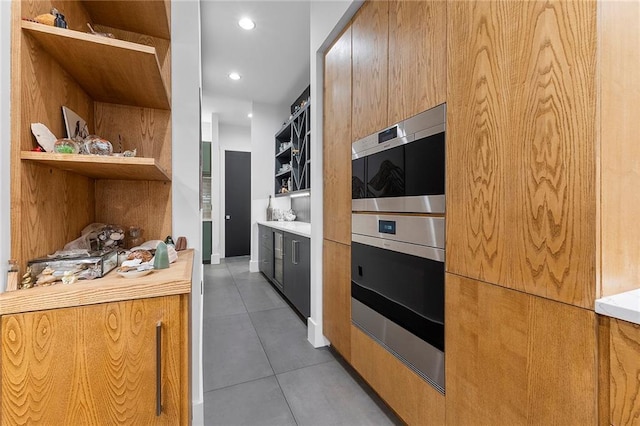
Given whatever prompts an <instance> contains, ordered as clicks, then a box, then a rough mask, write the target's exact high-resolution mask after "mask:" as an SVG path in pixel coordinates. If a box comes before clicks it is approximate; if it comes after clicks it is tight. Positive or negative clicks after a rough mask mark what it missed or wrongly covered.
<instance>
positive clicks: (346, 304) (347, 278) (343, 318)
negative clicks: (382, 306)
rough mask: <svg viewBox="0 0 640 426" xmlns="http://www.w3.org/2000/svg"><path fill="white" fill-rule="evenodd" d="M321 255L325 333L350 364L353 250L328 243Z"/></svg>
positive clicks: (341, 245) (325, 242) (323, 325)
mask: <svg viewBox="0 0 640 426" xmlns="http://www.w3.org/2000/svg"><path fill="white" fill-rule="evenodd" d="M322 253H323V254H322V263H323V265H322V270H323V277H322V332H323V333H324V335H325V336H326V338H327V339H329V341H330V342H331V346H333V347H334V348H335V349H336V350H337V351H338V352H340V355H342V357H343V358H344V359H346V360H347V361H350V359H351V247H350V246H348V245H345V244H340V243H336V242H333V241H330V240H327V239H325V240H324V242H323V246H322Z"/></svg>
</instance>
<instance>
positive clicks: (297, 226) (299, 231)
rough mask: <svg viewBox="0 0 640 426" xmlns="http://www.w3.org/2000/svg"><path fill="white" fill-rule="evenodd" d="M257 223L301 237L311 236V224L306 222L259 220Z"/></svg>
mask: <svg viewBox="0 0 640 426" xmlns="http://www.w3.org/2000/svg"><path fill="white" fill-rule="evenodd" d="M258 223H259V224H260V225H264V226H269V227H271V228H274V229H279V230H281V231H286V232H291V233H292V234H296V235H300V236H302V237H307V238H311V224H310V223H308V222H298V221H295V220H294V221H293V222H286V221H275V220H274V221H266V220H265V221H262V220H259V221H258Z"/></svg>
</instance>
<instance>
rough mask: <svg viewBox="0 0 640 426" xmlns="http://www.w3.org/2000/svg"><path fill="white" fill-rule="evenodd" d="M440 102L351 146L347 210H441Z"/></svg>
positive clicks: (442, 152)
mask: <svg viewBox="0 0 640 426" xmlns="http://www.w3.org/2000/svg"><path fill="white" fill-rule="evenodd" d="M445 116H446V105H445V104H442V105H438V106H437V107H434V108H432V109H429V110H427V111H424V112H422V113H420V114H417V115H415V116H413V117H411V118H408V119H406V120H404V121H401V122H400V123H397V124H394V125H393V126H390V127H388V128H386V129H384V130H382V131H380V132H378V133H374V134H372V135H369V136H367V137H365V138H363V139H360V140H358V141H356V142H354V143H353V145H352V155H351V159H352V162H351V164H352V176H353V177H352V182H351V189H352V191H351V199H352V210H353V211H381V212H413V213H444V206H445V196H444V178H445V171H444V169H445Z"/></svg>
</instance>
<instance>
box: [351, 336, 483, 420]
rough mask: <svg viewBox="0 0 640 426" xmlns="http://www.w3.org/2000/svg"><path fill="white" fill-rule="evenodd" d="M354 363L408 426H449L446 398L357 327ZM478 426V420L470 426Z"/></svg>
mask: <svg viewBox="0 0 640 426" xmlns="http://www.w3.org/2000/svg"><path fill="white" fill-rule="evenodd" d="M351 363H352V365H353V368H355V369H356V371H357V372H358V373H360V375H361V376H362V377H363V378H364V379H365V380H366V381H367V383H369V385H371V387H372V388H374V389H375V391H376V393H377V394H378V395H380V396H381V397H382V399H384V401H385V402H386V403H387V404H389V406H390V407H391V408H392V409H393V411H395V412H396V413H397V414H398V416H400V417H401V418H402V420H404V421H405V422H406V423H407V424H409V425H434V426H437V425H444V424H445V396H444V395H442V394H441V393H440V392H438V391H437V390H435V389H434V388H433V387H432V386H431V385H430V384H428V383H427V382H426V381H425V380H424V379H422V378H421V377H420V376H418V375H417V374H416V373H415V372H413V370H411V369H409V367H407V366H406V365H404V364H403V363H402V362H400V360H398V358H396V357H395V356H393V355H392V354H391V353H390V352H389V351H387V350H386V349H384V348H383V347H382V346H380V345H379V344H378V343H377V342H375V341H374V340H373V339H371V337H369V336H368V335H367V334H365V333H363V332H362V330H360V329H359V328H358V327H356V326H353V325H352V326H351ZM448 396H449V395H448V394H447V398H448ZM447 422H448V419H447ZM477 423H478V422H477V420H476V421H475V422H472V423H467V424H477ZM449 424H460V425H462V424H463V423H449Z"/></svg>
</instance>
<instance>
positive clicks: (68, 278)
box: [62, 271, 78, 284]
mask: <svg viewBox="0 0 640 426" xmlns="http://www.w3.org/2000/svg"><path fill="white" fill-rule="evenodd" d="M76 282H78V276H77V275H75V274H74V273H73V271H64V272H63V273H62V284H74V283H76Z"/></svg>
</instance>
